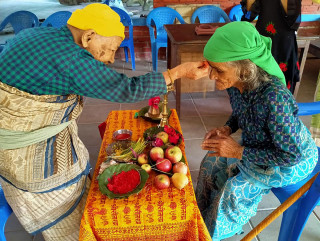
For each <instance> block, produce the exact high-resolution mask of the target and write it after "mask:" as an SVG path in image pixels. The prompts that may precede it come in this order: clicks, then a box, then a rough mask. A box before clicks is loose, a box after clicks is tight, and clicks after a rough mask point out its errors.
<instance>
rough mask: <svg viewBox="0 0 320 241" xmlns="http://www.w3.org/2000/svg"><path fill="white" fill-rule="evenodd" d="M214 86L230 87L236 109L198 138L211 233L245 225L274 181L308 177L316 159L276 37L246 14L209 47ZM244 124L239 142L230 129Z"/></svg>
mask: <svg viewBox="0 0 320 241" xmlns="http://www.w3.org/2000/svg"><path fill="white" fill-rule="evenodd" d="M204 57H205V58H206V60H207V61H208V63H209V65H210V67H211V70H210V74H209V77H210V79H214V80H215V82H216V89H218V90H227V92H228V94H229V97H230V104H231V107H232V114H231V116H230V117H229V119H228V120H227V122H226V124H225V125H224V126H221V127H217V128H213V129H212V130H210V131H209V132H208V133H207V134H206V136H205V138H204V141H203V143H202V145H201V147H202V149H203V150H207V151H208V153H207V155H206V156H205V157H204V159H203V160H202V162H201V165H200V172H199V177H198V183H197V187H196V191H195V192H196V199H197V203H198V206H199V209H200V211H201V214H202V217H203V218H204V221H205V223H206V226H207V228H208V230H209V233H210V234H211V236H212V240H214V241H217V240H222V239H225V238H229V237H231V236H233V235H234V234H240V233H241V232H242V226H243V225H245V224H246V223H247V222H248V221H249V219H250V218H251V217H253V216H254V215H255V214H256V212H257V207H258V204H259V202H260V201H261V199H262V196H263V195H265V194H267V193H268V192H269V191H270V189H271V188H274V187H283V186H286V185H290V184H294V183H296V182H299V181H301V180H303V179H304V178H306V177H307V176H308V175H309V174H310V173H311V172H312V171H313V169H314V167H315V165H316V163H317V160H318V151H317V147H316V145H315V142H314V140H313V139H312V138H311V135H310V132H309V130H308V129H307V128H306V126H305V125H304V124H303V123H302V122H301V120H300V119H299V118H298V116H297V113H298V106H297V103H296V101H295V99H294V97H293V95H292V94H291V92H290V91H289V90H288V89H287V88H286V86H285V79H284V75H283V73H282V71H281V70H280V67H279V65H278V64H277V62H276V61H275V60H274V58H273V56H272V54H271V40H270V38H267V37H264V36H262V35H260V34H259V33H258V31H257V30H256V29H255V27H254V26H253V25H252V24H250V23H248V22H232V23H228V24H226V25H224V26H223V27H220V28H218V29H217V30H216V32H215V33H214V34H213V36H212V37H211V38H210V40H209V41H208V43H207V44H206V46H205V48H204ZM239 129H240V130H241V131H242V136H241V139H242V140H241V143H238V142H237V141H235V140H234V139H233V137H232V136H231V134H232V133H235V132H236V131H238V130H239Z"/></svg>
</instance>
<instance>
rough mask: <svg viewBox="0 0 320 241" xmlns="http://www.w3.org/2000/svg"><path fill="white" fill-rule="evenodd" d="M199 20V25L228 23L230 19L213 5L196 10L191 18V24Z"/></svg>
mask: <svg viewBox="0 0 320 241" xmlns="http://www.w3.org/2000/svg"><path fill="white" fill-rule="evenodd" d="M196 19H199V22H200V23H228V22H230V19H229V17H228V15H227V14H226V13H225V11H223V10H222V9H221V8H219V7H217V6H213V5H206V6H203V7H200V8H197V9H196V10H195V11H194V12H193V14H192V16H191V23H195V22H196Z"/></svg>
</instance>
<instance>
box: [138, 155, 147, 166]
mask: <svg viewBox="0 0 320 241" xmlns="http://www.w3.org/2000/svg"><path fill="white" fill-rule="evenodd" d="M138 163H139V164H140V165H143V164H147V163H149V160H148V156H147V154H145V153H141V154H139V156H138Z"/></svg>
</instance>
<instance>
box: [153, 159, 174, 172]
mask: <svg viewBox="0 0 320 241" xmlns="http://www.w3.org/2000/svg"><path fill="white" fill-rule="evenodd" d="M156 167H157V168H158V170H160V171H163V172H170V171H171V168H172V164H171V162H170V161H169V160H168V159H164V158H160V159H158V160H157V162H156Z"/></svg>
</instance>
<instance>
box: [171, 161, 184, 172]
mask: <svg viewBox="0 0 320 241" xmlns="http://www.w3.org/2000/svg"><path fill="white" fill-rule="evenodd" d="M172 171H173V173H183V174H187V173H188V166H187V165H186V164H185V163H183V162H178V163H176V164H174V166H173V168H172Z"/></svg>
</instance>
